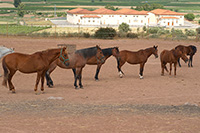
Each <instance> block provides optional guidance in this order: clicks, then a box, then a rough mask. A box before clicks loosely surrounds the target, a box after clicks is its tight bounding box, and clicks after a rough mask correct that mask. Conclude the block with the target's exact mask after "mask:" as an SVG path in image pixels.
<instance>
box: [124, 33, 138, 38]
mask: <svg viewBox="0 0 200 133" xmlns="http://www.w3.org/2000/svg"><path fill="white" fill-rule="evenodd" d="M127 37H128V38H138V34H136V33H128V34H127Z"/></svg>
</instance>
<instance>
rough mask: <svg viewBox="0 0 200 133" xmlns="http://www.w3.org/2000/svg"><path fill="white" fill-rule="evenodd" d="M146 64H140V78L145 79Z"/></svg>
mask: <svg viewBox="0 0 200 133" xmlns="http://www.w3.org/2000/svg"><path fill="white" fill-rule="evenodd" d="M144 64H145V63H141V64H140V74H139V76H140V79H143V71H144Z"/></svg>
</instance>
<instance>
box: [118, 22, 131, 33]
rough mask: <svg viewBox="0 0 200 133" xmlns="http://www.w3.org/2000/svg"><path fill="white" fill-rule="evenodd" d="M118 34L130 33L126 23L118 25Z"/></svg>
mask: <svg viewBox="0 0 200 133" xmlns="http://www.w3.org/2000/svg"><path fill="white" fill-rule="evenodd" d="M118 30H119V32H125V33H127V32H128V31H131V29H130V28H129V25H128V24H127V23H122V24H120V25H119V27H118Z"/></svg>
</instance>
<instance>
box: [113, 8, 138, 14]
mask: <svg viewBox="0 0 200 133" xmlns="http://www.w3.org/2000/svg"><path fill="white" fill-rule="evenodd" d="M115 12H116V13H119V14H125V15H132V14H137V13H138V12H139V11H136V10H133V9H128V8H124V9H120V10H117V11H115Z"/></svg>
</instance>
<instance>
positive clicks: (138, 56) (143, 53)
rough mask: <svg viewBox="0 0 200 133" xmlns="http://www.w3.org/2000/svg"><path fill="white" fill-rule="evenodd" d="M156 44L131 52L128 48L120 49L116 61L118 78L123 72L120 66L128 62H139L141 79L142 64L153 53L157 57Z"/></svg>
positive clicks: (141, 76)
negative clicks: (117, 60)
mask: <svg viewBox="0 0 200 133" xmlns="http://www.w3.org/2000/svg"><path fill="white" fill-rule="evenodd" d="M157 48H158V46H153V47H150V48H146V49H144V50H143V49H142V50H139V51H137V52H132V51H128V50H122V51H120V60H119V62H118V66H117V68H118V71H119V76H120V78H122V77H123V75H124V73H123V72H122V70H121V67H122V66H123V65H124V63H126V62H128V63H129V64H140V73H139V76H140V79H143V70H144V65H145V63H146V62H147V60H148V58H149V57H150V56H151V55H152V54H153V55H154V56H155V58H157V57H158V49H157Z"/></svg>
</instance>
